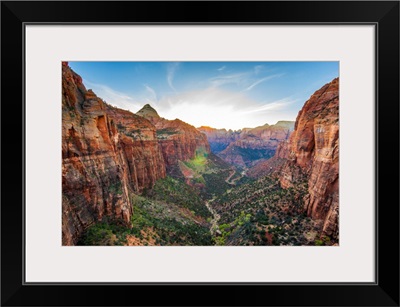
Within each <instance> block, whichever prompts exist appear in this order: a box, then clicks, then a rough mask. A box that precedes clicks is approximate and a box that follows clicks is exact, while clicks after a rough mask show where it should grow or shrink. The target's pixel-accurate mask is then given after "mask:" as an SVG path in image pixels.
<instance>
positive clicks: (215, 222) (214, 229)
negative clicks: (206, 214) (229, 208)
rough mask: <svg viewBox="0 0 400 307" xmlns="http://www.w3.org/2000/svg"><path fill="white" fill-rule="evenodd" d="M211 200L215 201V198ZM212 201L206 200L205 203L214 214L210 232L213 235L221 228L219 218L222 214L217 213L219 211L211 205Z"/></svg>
mask: <svg viewBox="0 0 400 307" xmlns="http://www.w3.org/2000/svg"><path fill="white" fill-rule="evenodd" d="M210 201H213V199H212V200H210ZM210 201H206V203H205V205H206V207H207V209H208V211H210V213H211V214H212V216H213V218H212V220H211V227H210V233H211V235H212V236H214V235H215V233H216V232H217V230H219V227H218V221H219V219H220V218H221V216H220V215H219V214H218V213H217V211H215V210H214V209H213V208H212V207H211V205H210Z"/></svg>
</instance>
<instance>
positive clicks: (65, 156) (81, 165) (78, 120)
mask: <svg viewBox="0 0 400 307" xmlns="http://www.w3.org/2000/svg"><path fill="white" fill-rule="evenodd" d="M149 107H150V106H145V108H144V109H149ZM151 109H152V108H151V107H150V112H147V113H146V112H138V113H140V114H141V115H142V116H139V115H136V114H133V113H131V112H129V111H125V110H121V109H118V108H114V107H112V106H110V105H108V104H106V103H104V102H103V101H102V100H101V99H100V98H99V97H97V96H96V95H95V94H94V93H93V91H92V90H90V89H89V90H87V89H86V88H85V86H84V85H83V83H82V78H81V77H80V76H79V75H78V74H76V73H75V72H73V71H72V69H71V68H70V67H69V66H68V63H67V62H64V63H63V64H62V243H63V245H75V244H76V243H77V241H78V240H79V236H80V234H81V233H82V232H83V231H84V230H85V229H86V228H87V227H88V226H90V225H91V224H93V223H95V222H97V221H101V220H103V219H110V220H114V221H117V222H119V223H122V224H124V225H126V226H128V227H129V226H130V225H131V217H132V214H134V212H133V210H132V203H131V199H132V197H131V196H132V195H133V194H140V193H141V192H142V191H143V189H145V188H151V187H152V186H153V185H154V183H155V181H156V180H157V179H160V178H164V177H165V176H166V174H167V169H168V168H170V167H172V166H173V165H174V164H177V163H178V160H187V159H191V158H193V157H194V156H195V154H196V151H198V150H203V151H206V152H209V145H208V142H207V139H206V137H205V136H204V135H203V134H202V133H200V132H198V131H197V130H196V129H195V128H194V127H192V126H190V125H188V124H186V123H184V122H182V121H179V120H174V121H168V120H165V119H162V118H160V117H159V116H158V114H157V112H155V110H154V109H153V110H154V112H155V114H156V115H157V116H155V117H154V113H153V112H152V110H151ZM142 110H143V109H142ZM143 113H145V114H143ZM149 114H150V115H151V116H149ZM146 117H150V118H148V119H146ZM156 122H157V125H158V126H155V124H156ZM163 129H164V130H163ZM165 131H166V132H167V133H164V132H165Z"/></svg>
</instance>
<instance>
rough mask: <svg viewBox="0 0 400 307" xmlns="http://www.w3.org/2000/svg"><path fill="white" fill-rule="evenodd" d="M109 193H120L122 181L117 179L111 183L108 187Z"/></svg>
mask: <svg viewBox="0 0 400 307" xmlns="http://www.w3.org/2000/svg"><path fill="white" fill-rule="evenodd" d="M108 190H109V191H110V193H112V194H119V195H120V194H122V183H121V181H117V182H115V183H112V184H111V185H110V187H109V188H108Z"/></svg>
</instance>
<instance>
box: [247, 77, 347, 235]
mask: <svg viewBox="0 0 400 307" xmlns="http://www.w3.org/2000/svg"><path fill="white" fill-rule="evenodd" d="M248 173H249V175H251V176H253V177H261V176H263V175H267V174H271V173H275V174H278V175H279V180H280V184H281V186H282V187H283V188H289V187H292V186H294V185H295V184H296V183H298V182H299V181H301V180H307V182H308V195H307V196H306V197H305V199H304V210H305V211H306V212H307V214H308V215H309V216H311V217H312V218H314V219H322V220H323V221H324V225H323V232H324V233H325V234H327V235H329V236H331V237H333V238H337V237H338V220H339V79H338V78H336V79H334V80H333V81H331V82H330V83H328V84H326V85H324V86H323V87H322V88H321V89H319V90H318V91H316V92H315V93H314V94H313V95H312V96H311V97H310V99H309V100H308V101H307V102H306V103H305V104H304V106H303V108H302V109H301V110H300V112H299V114H298V116H297V119H296V124H295V130H294V131H293V133H292V135H291V136H290V139H289V140H288V141H286V142H282V143H281V144H280V145H279V147H278V149H277V152H276V154H275V156H274V157H273V158H271V159H270V160H267V161H264V162H262V163H260V164H258V165H256V166H255V167H253V168H252V169H251V170H250V171H249V172H248Z"/></svg>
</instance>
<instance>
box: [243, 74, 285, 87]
mask: <svg viewBox="0 0 400 307" xmlns="http://www.w3.org/2000/svg"><path fill="white" fill-rule="evenodd" d="M283 75H284V74H276V75H271V76H267V77H264V78H261V79H258V80H256V81H255V82H253V83H252V84H250V85H249V86H248V87H247V88H246V89H245V91H250V90H251V89H252V88H253V87H255V86H257V85H259V84H260V83H263V82H265V81H268V80H271V79H274V78H278V77H281V76H283Z"/></svg>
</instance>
